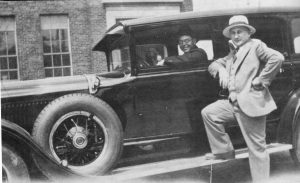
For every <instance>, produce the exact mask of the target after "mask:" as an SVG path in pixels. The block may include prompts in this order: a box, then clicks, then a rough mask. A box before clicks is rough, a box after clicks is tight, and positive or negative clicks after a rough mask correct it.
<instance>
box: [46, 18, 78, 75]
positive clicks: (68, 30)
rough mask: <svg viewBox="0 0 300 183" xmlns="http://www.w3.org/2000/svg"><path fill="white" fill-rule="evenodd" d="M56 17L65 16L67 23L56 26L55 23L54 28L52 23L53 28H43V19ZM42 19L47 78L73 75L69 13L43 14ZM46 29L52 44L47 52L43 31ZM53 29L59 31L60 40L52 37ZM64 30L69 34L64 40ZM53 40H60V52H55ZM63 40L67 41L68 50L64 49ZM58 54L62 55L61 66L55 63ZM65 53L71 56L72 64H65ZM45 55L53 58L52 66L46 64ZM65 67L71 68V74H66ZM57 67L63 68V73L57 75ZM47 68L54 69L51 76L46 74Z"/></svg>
mask: <svg viewBox="0 0 300 183" xmlns="http://www.w3.org/2000/svg"><path fill="white" fill-rule="evenodd" d="M55 17H63V18H65V19H66V23H65V25H64V26H63V28H62V27H59V26H56V25H54V26H53V28H52V25H51V28H47V29H46V28H43V22H42V21H43V19H48V21H49V22H50V21H51V20H50V19H53V18H55ZM40 21H41V35H42V49H43V68H44V71H45V78H53V77H65V76H72V75H73V62H72V51H71V34H70V22H69V17H68V15H41V16H40ZM45 26H46V27H47V26H49V25H46V23H45ZM44 31H47V32H48V34H49V40H48V41H49V46H50V52H45V51H44V44H45V40H44V38H43V32H44ZM53 31H56V32H58V33H57V34H58V40H53V39H52V36H51V34H52V32H53ZM62 31H66V34H67V40H62V38H61V35H62V33H61V32H62ZM52 41H58V42H59V45H58V46H59V51H58V52H53V50H52V49H53V44H52ZM63 41H66V42H67V44H66V45H67V46H68V51H67V52H63V51H62V42H63ZM56 55H59V56H60V65H59V66H55V65H54V56H56ZM64 55H68V57H69V62H70V63H69V64H70V65H63V62H64V61H63V56H64ZM45 56H50V59H51V66H45ZM65 68H69V72H70V74H69V75H64V69H65ZM55 69H60V70H61V75H59V76H55ZM46 70H51V71H52V74H51V76H47V75H46Z"/></svg>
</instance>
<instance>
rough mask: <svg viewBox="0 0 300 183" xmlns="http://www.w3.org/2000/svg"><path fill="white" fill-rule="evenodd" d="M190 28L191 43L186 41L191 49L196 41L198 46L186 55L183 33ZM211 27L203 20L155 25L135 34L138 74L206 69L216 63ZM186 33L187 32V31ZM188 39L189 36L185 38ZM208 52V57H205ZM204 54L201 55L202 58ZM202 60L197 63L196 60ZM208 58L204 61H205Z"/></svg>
mask: <svg viewBox="0 0 300 183" xmlns="http://www.w3.org/2000/svg"><path fill="white" fill-rule="evenodd" d="M185 29H188V30H189V31H188V33H190V34H192V35H188V36H192V38H191V41H190V42H188V43H187V41H188V40H186V41H185V42H184V45H185V47H187V46H186V45H189V46H191V45H190V44H191V42H192V41H194V40H196V45H197V47H198V48H200V49H197V48H196V47H192V46H191V48H189V49H190V50H191V51H186V52H187V53H188V54H187V55H186V56H183V55H184V53H183V51H182V49H183V47H181V48H180V46H182V45H183V44H180V43H179V38H180V37H182V35H180V34H181V33H182V30H185ZM210 32H211V31H210V24H209V22H208V21H206V22H204V21H202V20H199V21H197V22H196V21H193V22H182V23H180V24H179V23H176V24H173V25H164V26H159V25H152V26H149V27H148V28H145V29H143V30H139V31H136V34H135V42H136V60H137V64H138V69H139V73H141V74H143V73H157V72H168V71H172V70H176V71H178V70H186V69H194V68H199V67H207V66H208V65H209V62H208V61H207V59H206V55H207V57H208V60H213V58H214V52H213V42H212V38H211V33H210ZM185 33H186V32H185ZM185 36H186V35H185ZM205 53H206V54H205ZM200 55H201V56H200ZM197 57H199V62H198V60H197V61H196V58H197ZM204 58H205V59H204Z"/></svg>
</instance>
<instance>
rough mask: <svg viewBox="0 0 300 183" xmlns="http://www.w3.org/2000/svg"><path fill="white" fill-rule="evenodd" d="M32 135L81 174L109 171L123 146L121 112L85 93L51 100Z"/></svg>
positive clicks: (62, 162) (57, 157) (54, 155)
mask: <svg viewBox="0 0 300 183" xmlns="http://www.w3.org/2000/svg"><path fill="white" fill-rule="evenodd" d="M32 136H33V139H34V140H35V141H36V142H37V143H38V144H39V145H40V146H41V147H42V148H43V149H44V150H45V151H46V152H48V153H50V154H51V155H52V156H53V157H54V158H55V159H56V160H57V161H58V162H59V163H61V164H62V165H64V166H66V167H68V168H69V169H71V170H72V171H74V172H76V173H78V174H81V175H103V174H105V173H107V172H108V171H109V170H110V169H111V168H112V167H113V166H114V165H115V164H116V162H117V161H118V159H119V157H120V155H121V152H122V149H123V130H122V125H121V122H120V119H119V117H118V115H117V114H116V113H115V112H114V110H113V109H112V108H111V107H110V106H109V105H108V104H107V103H105V102H104V101H102V100H100V99H99V98H96V97H94V96H92V95H89V94H83V93H75V94H68V95H65V96H62V97H60V98H57V99H56V100H54V101H52V102H50V103H49V104H48V105H47V106H46V107H45V108H44V109H43V111H42V112H41V113H40V114H39V116H38V117H37V119H36V121H35V123H34V127H33V131H32ZM34 159H35V162H36V163H37V164H39V160H38V158H37V157H34Z"/></svg>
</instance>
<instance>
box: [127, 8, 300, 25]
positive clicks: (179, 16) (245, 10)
mask: <svg viewBox="0 0 300 183" xmlns="http://www.w3.org/2000/svg"><path fill="white" fill-rule="evenodd" d="M299 11H300V6H293V7H262V8H254V7H252V8H242V9H238V8H232V9H225V10H205V11H199V12H184V13H179V14H173V15H166V16H157V17H146V18H138V19H131V20H125V21H122V22H121V23H122V25H123V26H137V25H143V24H151V23H160V22H169V21H176V20H186V19H196V18H201V17H213V16H222V15H224V16H226V15H227V16H230V15H238V14H254V13H280V12H299Z"/></svg>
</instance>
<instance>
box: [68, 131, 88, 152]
mask: <svg viewBox="0 0 300 183" xmlns="http://www.w3.org/2000/svg"><path fill="white" fill-rule="evenodd" d="M84 132H85V130H84V128H82V127H73V128H71V129H70V130H69V132H68V136H69V137H70V138H71V139H72V142H73V145H74V147H76V148H78V149H83V148H85V147H86V146H87V143H88V139H87V136H86V134H85V133H84Z"/></svg>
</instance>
